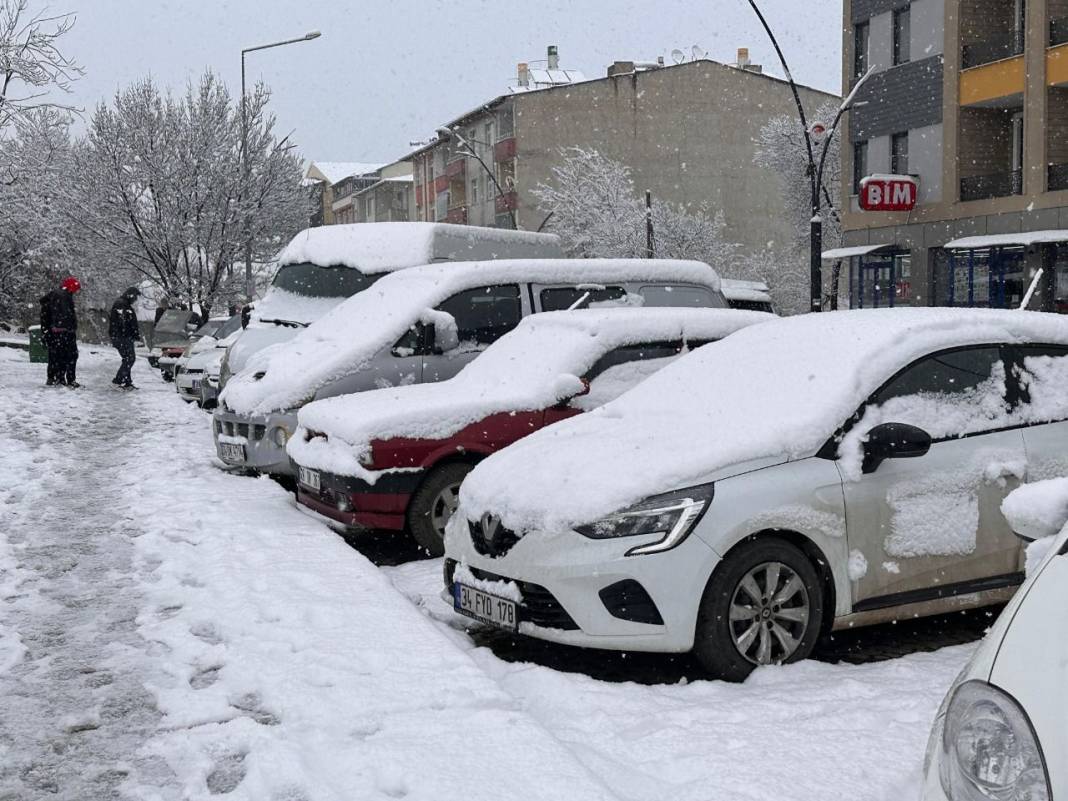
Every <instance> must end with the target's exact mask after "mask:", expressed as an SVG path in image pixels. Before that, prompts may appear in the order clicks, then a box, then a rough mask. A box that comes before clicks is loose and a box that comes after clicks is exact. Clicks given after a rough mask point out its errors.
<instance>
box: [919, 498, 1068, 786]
mask: <svg viewBox="0 0 1068 801" xmlns="http://www.w3.org/2000/svg"><path fill="white" fill-rule="evenodd" d="M1004 509H1005V514H1006V516H1007V517H1008V519H1009V522H1010V523H1012V524H1013V525H1014V527H1015V528H1016V529H1017V531H1018V533H1019V534H1020V536H1021V537H1022V538H1024V539H1025V540H1030V539H1034V540H1035V542H1034V544H1033V545H1031V546H1030V547H1029V548H1028V563H1029V564H1028V579H1027V582H1026V583H1025V584H1024V585H1023V587H1022V588H1021V589H1020V591H1019V592H1018V593H1017V594H1016V597H1015V598H1013V600H1012V603H1011V604H1009V606H1008V607H1007V608H1006V609H1005V611H1004V612H1002V613H1001V616H1000V617H999V618H998V620H997V623H995V625H994V627H993V629H992V630H991V631H990V633H989V634H988V635H987V636H986V639H985V640H983V642H982V644H981V645H980V646H979V649H978V650H977V651H976V652H975V654H974V655H973V656H972V658H971V660H970V661H969V662H968V664H967V666H966V667H965V668H964V670H963V671H962V672H961V674H960V676H958V677H957V680H956V681H955V682H954V683H953V687H952V688H950V691H949V693H948V694H947V695H946V700H945V701H944V702H943V704H942V708H941V709H940V710H939V712H938V716H937V717H936V718H935V723H934V728H933V730H932V732H931V741H930V744H929V745H928V748H927V761H926V766H925V773H926V780H925V783H924V799H925V801H990V799H1006V801H1009V800H1011V799H1021V800H1022V799H1027V801H1050V799H1052V798H1068V760H1066V758H1065V755H1068V694H1066V693H1065V692H1064V687H1065V685H1066V683H1068V626H1065V623H1064V621H1065V620H1066V618H1065V615H1064V609H1065V608H1066V607H1068V528H1065V524H1066V523H1068V480H1065V479H1056V480H1052V481H1043V482H1038V483H1036V484H1029V485H1027V486H1025V487H1021V488H1020V489H1018V490H1016V492H1014V493H1012V495H1010V496H1009V498H1008V499H1006V502H1005V504H1004Z"/></svg>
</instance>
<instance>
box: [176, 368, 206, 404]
mask: <svg viewBox="0 0 1068 801" xmlns="http://www.w3.org/2000/svg"><path fill="white" fill-rule="evenodd" d="M203 380H204V373H201V372H197V373H190V372H188V371H185V370H183V371H181V372H179V373H178V374H177V375H175V377H174V386H175V389H176V390H177V392H178V394H179V395H181V396H182V397H183V398H186V399H187V400H195V401H199V400H200V386H201V382H203Z"/></svg>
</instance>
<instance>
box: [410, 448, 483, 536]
mask: <svg viewBox="0 0 1068 801" xmlns="http://www.w3.org/2000/svg"><path fill="white" fill-rule="evenodd" d="M472 469H474V465H472V464H467V463H466V462H450V463H448V464H443V465H439V466H438V467H435V468H433V469H432V470H431V471H430V472H429V473H428V474H427V476H426V478H425V479H423V483H422V484H420V485H419V489H417V490H416V491H415V493H414V494H413V495H412V499H411V501H409V503H408V512H407V522H408V530H409V531H410V532H411V535H412V538H413V539H414V540H415V541H416V542H417V543H419V545H420V546H421V547H422V548H423V550H424V551H425V552H426V553H428V554H429V555H430V556H441V555H442V554H443V553H445V526H446V525H447V524H448V522H449V518H450V517H452V515H453V513H454V512H455V511H456V507H457V505H458V504H459V501H460V484H461V483H463V480H464V478H466V476H467V474H468V473H470V472H471V470H472Z"/></svg>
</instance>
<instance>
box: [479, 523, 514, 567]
mask: <svg viewBox="0 0 1068 801" xmlns="http://www.w3.org/2000/svg"><path fill="white" fill-rule="evenodd" d="M467 527H468V529H469V531H470V532H471V544H472V545H474V546H475V550H476V551H478V552H479V553H480V554H482V555H483V556H488V557H490V558H492V559H497V558H498V557H501V556H504V555H505V554H506V553H508V552H509V551H510V550H512V548H513V546H514V545H515V544H516V543H517V542H519V535H518V534H516V533H515V532H514V531H512V530H511V529H510V528H505V527H504V526H498V527H497V531H496V535H495V536H494V538H493V539H492V540H489V539H487V538H486V534H485V532H484V531H483V528H482V522H481V521H479V520H468V521H467Z"/></svg>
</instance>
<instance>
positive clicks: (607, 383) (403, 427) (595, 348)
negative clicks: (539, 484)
mask: <svg viewBox="0 0 1068 801" xmlns="http://www.w3.org/2000/svg"><path fill="white" fill-rule="evenodd" d="M771 319H773V318H772V317H771V315H767V314H762V313H760V312H742V311H735V310H731V309H671V308H648V309H645V308H618V309H604V310H596V311H595V310H589V311H587V310H583V311H562V312H547V313H545V314H537V315H532V316H529V317H527V318H526V319H524V320H523V321H522V322H521V323H520V324H519V326H518V327H516V328H515V330H513V331H511V332H510V333H508V334H506V335H505V336H503V337H501V339H499V340H498V341H497V342H495V343H494V344H493V345H492V346H490V347H489V348H488V349H487V350H486V351H485V352H484V353H483V354H482V355H480V356H479V357H478V358H477V359H475V360H474V361H473V362H471V363H470V364H469V365H467V366H466V367H465V368H464V369H463V370H461V371H460V373H459V374H457V375H456V377H455V378H452V379H450V380H448V381H443V382H441V383H436V384H418V385H415V386H406V387H394V388H389V389H380V390H375V391H372V392H361V393H357V394H354V395H345V396H341V397H336V398H327V399H325V400H321V401H316V402H315V403H312V404H309V405H308V406H305V407H304V408H303V409H301V411H300V415H299V421H300V428H298V429H297V432H296V434H295V435H294V436H293V437H292V438H291V439H290V442H289V455H290V456H291V457H293V459H295V460H296V461H297V462H298V463H299V464H302V465H304V466H306V467H314V468H318V469H321V470H327V471H330V472H333V473H339V474H343V475H359V476H365V474H367V472H368V471H367V470H365V469H364V468H362V467H360V464H359V460H360V457H361V456H364V455H366V454H368V453H369V452H370V448H371V442H372V441H373V440H384V439H389V438H392V437H406V438H413V439H445V438H447V437H449V436H452V435H453V434H455V433H457V432H458V431H460V430H461V429H463V428H465V427H466V426H468V425H470V424H472V423H475V422H478V421H479V420H482V419H485V418H486V417H489V416H490V415H493V414H500V413H506V412H519V411H540V410H542V409H547V408H549V407H550V406H553V405H554V404H556V403H557V402H559V401H561V400H566V399H567V398H569V397H571V396H572V395H575V394H576V393H577V392H579V391H580V390H581V389H582V382H581V381H580V380H579V378H580V377H581V376H584V375H585V374H586V373H587V372H588V371H589V370H590V368H591V367H593V366H594V364H595V363H596V362H597V360H598V359H599V358H600V357H602V356H603V355H605V354H606V353H608V352H609V351H612V350H614V349H615V348H620V347H625V346H628V345H638V344H642V343H657V342H673V341H679V340H684V341H685V340H697V341H699V342H707V341H709V340H718V339H722V338H723V337H725V336H727V335H728V334H731V333H732V332H734V331H737V330H738V329H740V328H743V327H744V326H747V325H751V324H754V323H759V322H764V321H766V320H771ZM669 361H672V359H653V360H650V361H649V362H632V363H627V364H621V365H617V366H615V367H613V368H610V369H609V370H607V371H605V373H604V374H602V375H601V376H599V377H598V378H596V379H595V380H594V381H593V382H592V385H591V391H590V394H589V395H587V396H584V397H581V398H576V399H575V400H576V401H577V402H581V403H576V404H575V405H578V406H580V408H583V409H586V408H593V407H592V405H588V404H597V403H603V402H605V401H607V400H610V399H611V397H614V396H615V395H618V394H619V393H620V392H622V391H624V390H625V389H627V388H629V387H631V386H634V385H635V384H636V383H638V382H639V381H640V380H641V379H642V378H644V377H646V376H647V375H651V374H652V372H654V371H655V370H656V369H658V368H660V367H663V366H664V365H665V363H666V362H669ZM602 378H603V379H605V380H604V381H602V380H601V379H602ZM309 430H311V431H314V432H317V433H324V434H326V435H327V437H328V439H324V438H322V437H318V436H317V437H315V438H312V439H308V431H309Z"/></svg>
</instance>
